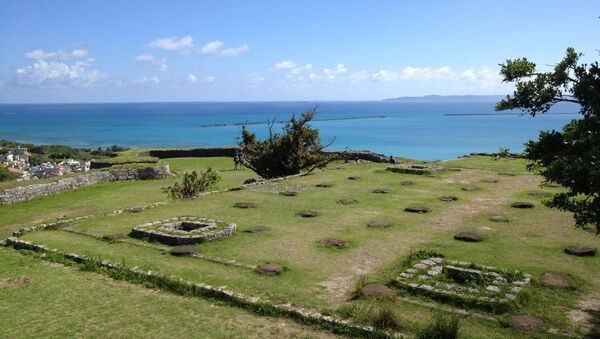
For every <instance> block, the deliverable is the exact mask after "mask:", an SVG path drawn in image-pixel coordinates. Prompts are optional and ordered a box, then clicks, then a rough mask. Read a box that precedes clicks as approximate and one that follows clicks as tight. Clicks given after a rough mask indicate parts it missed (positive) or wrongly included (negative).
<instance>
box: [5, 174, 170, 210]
mask: <svg viewBox="0 0 600 339" xmlns="http://www.w3.org/2000/svg"><path fill="white" fill-rule="evenodd" d="M170 174H171V173H170V171H169V165H168V164H164V165H160V166H151V167H143V168H123V169H113V170H108V171H98V172H93V173H88V174H81V175H77V176H73V177H68V178H64V179H61V180H58V181H54V182H49V183H43V184H32V185H27V186H21V187H15V188H9V189H5V190H0V205H7V204H14V203H16V202H19V201H25V200H31V199H36V198H39V197H43V196H46V195H50V194H55V193H60V192H66V191H71V190H76V189H79V188H82V187H86V186H90V185H95V184H100V183H106V182H113V181H130V180H150V179H164V178H167V177H169V175H170Z"/></svg>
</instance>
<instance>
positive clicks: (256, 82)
mask: <svg viewBox="0 0 600 339" xmlns="http://www.w3.org/2000/svg"><path fill="white" fill-rule="evenodd" d="M246 78H247V79H248V82H249V83H250V88H258V87H260V86H262V84H263V83H264V82H265V80H267V79H266V78H265V77H264V76H262V75H260V74H258V73H250V74H247V75H246Z"/></svg>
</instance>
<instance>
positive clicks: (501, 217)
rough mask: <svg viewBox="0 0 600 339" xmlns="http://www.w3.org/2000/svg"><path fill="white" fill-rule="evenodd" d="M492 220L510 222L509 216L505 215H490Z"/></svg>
mask: <svg viewBox="0 0 600 339" xmlns="http://www.w3.org/2000/svg"><path fill="white" fill-rule="evenodd" d="M490 221H492V222H508V221H509V220H508V218H507V217H503V216H501V215H494V216H491V217H490Z"/></svg>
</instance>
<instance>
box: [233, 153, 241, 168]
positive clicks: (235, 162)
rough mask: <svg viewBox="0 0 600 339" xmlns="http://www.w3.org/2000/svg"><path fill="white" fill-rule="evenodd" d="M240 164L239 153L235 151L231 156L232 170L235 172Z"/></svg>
mask: <svg viewBox="0 0 600 339" xmlns="http://www.w3.org/2000/svg"><path fill="white" fill-rule="evenodd" d="M239 164H240V152H239V151H235V155H234V156H233V170H234V171H235V170H237V169H238V166H239Z"/></svg>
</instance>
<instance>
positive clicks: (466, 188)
mask: <svg viewBox="0 0 600 339" xmlns="http://www.w3.org/2000/svg"><path fill="white" fill-rule="evenodd" d="M480 189H481V187H477V186H465V187H463V188H462V190H463V191H468V192H470V191H479V190H480Z"/></svg>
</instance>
